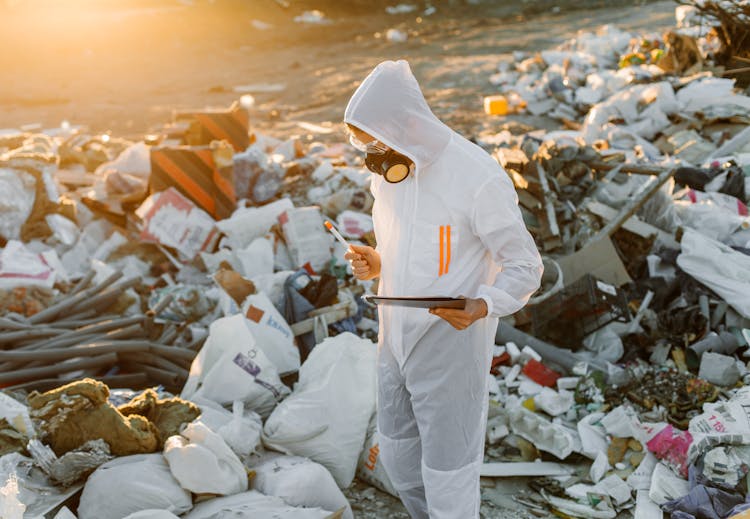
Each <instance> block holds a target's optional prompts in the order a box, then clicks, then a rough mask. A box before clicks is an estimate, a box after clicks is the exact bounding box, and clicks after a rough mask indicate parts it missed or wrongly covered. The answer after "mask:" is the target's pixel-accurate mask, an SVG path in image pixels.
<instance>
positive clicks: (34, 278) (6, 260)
mask: <svg viewBox="0 0 750 519" xmlns="http://www.w3.org/2000/svg"><path fill="white" fill-rule="evenodd" d="M48 255H53V256H54V258H53V257H52V256H50V257H49V259H48V258H47V257H46V256H48ZM56 257H57V254H56V253H55V251H48V252H47V253H42V254H37V253H34V252H31V251H30V250H29V249H28V248H27V247H26V246H24V244H23V243H21V242H20V241H16V240H11V241H9V242H8V243H7V244H6V245H5V248H3V249H2V250H0V289H10V288H14V287H18V286H40V287H46V288H52V286H53V285H54V284H55V279H56V277H57V272H56V271H55V268H54V265H55V264H57V265H59V260H57V261H55V259H56Z"/></svg>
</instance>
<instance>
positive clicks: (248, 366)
mask: <svg viewBox="0 0 750 519" xmlns="http://www.w3.org/2000/svg"><path fill="white" fill-rule="evenodd" d="M254 354H255V350H250V352H249V353H248V354H247V355H246V354H244V353H238V354H237V355H236V356H235V357H234V359H232V362H234V363H235V364H237V365H238V366H239V367H241V368H242V369H244V370H245V371H247V372H248V373H249V374H250V375H252V377H253V379H255V383H256V384H258V385H259V386H262V387H264V388H266V389H267V390H269V391H270V392H271V393H272V394H273V396H274V398H279V397H280V396H281V393H279V392H278V390H277V389H276V388H275V387H273V386H272V385H271V384H269V383H268V382H265V381H263V380H261V379H259V378H258V375H260V372H261V371H262V370H261V368H260V366H259V365H258V364H256V363H255V362H254V361H253V359H252V357H253V356H254Z"/></svg>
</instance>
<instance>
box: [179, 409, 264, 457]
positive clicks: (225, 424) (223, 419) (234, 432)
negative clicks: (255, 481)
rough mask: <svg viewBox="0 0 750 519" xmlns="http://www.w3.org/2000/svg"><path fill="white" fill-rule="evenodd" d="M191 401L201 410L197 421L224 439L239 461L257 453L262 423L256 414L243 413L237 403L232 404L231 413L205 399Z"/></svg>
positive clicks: (251, 412)
mask: <svg viewBox="0 0 750 519" xmlns="http://www.w3.org/2000/svg"><path fill="white" fill-rule="evenodd" d="M192 401H193V403H194V404H196V405H197V406H198V407H200V410H201V415H200V417H199V418H198V421H200V422H201V423H203V424H205V425H206V426H207V427H208V428H209V429H211V430H212V431H214V432H216V433H218V434H219V436H221V437H222V438H224V441H225V442H227V445H229V448H231V449H232V450H233V451H234V453H235V454H236V455H237V456H239V457H240V459H244V458H245V457H247V456H249V455H250V454H253V453H255V452H256V451H258V449H259V447H260V445H261V443H260V435H261V431H262V430H263V421H262V420H261V418H260V415H259V414H258V413H255V412H253V411H245V409H244V406H243V404H242V402H239V401H235V402H234V404H233V406H232V412H229V411H228V410H226V409H225V408H224V407H222V406H220V405H219V404H217V403H216V402H212V401H211V400H207V399H205V398H200V397H198V398H193V400H192Z"/></svg>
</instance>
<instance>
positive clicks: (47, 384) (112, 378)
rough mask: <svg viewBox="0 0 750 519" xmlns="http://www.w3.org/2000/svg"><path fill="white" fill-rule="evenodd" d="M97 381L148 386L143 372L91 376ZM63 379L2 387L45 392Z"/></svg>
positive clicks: (139, 387) (119, 384)
mask: <svg viewBox="0 0 750 519" xmlns="http://www.w3.org/2000/svg"><path fill="white" fill-rule="evenodd" d="M92 378H94V379H96V380H98V381H99V382H103V383H104V384H106V385H107V387H111V388H119V387H123V388H129V389H141V388H144V387H148V386H149V384H148V377H147V376H146V375H145V374H144V373H127V374H124V375H105V376H102V377H92ZM64 383H65V381H62V380H60V379H59V378H45V379H41V380H33V381H31V382H23V383H21V384H16V385H14V386H8V387H5V388H3V390H4V391H21V390H23V391H39V392H45V391H49V390H50V389H55V388H58V387H60V386H61V385H63V384H64Z"/></svg>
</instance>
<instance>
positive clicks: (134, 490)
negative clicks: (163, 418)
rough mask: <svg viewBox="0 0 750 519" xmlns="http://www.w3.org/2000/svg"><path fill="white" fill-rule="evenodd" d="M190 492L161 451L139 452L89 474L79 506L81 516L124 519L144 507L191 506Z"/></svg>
mask: <svg viewBox="0 0 750 519" xmlns="http://www.w3.org/2000/svg"><path fill="white" fill-rule="evenodd" d="M192 506H193V500H192V497H191V496H190V493H189V492H188V491H186V490H184V489H183V488H182V487H180V484H179V483H178V482H177V480H175V478H174V477H173V476H172V473H171V472H170V471H169V466H168V465H167V462H166V461H165V460H164V456H162V455H161V454H137V455H135V456H125V457H122V458H117V459H114V460H112V461H110V462H108V463H105V464H104V465H102V466H101V467H99V468H98V469H96V471H95V472H94V473H93V474H92V475H91V476H90V477H89V479H88V481H87V482H86V486H85V487H84V488H83V494H81V502H80V505H79V506H78V517H79V518H80V519H122V518H123V517H126V516H127V515H129V514H132V513H134V512H139V511H141V510H149V509H159V510H169V511H170V512H173V513H175V514H178V515H179V514H181V513H183V512H187V511H188V510H190V508H192Z"/></svg>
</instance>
